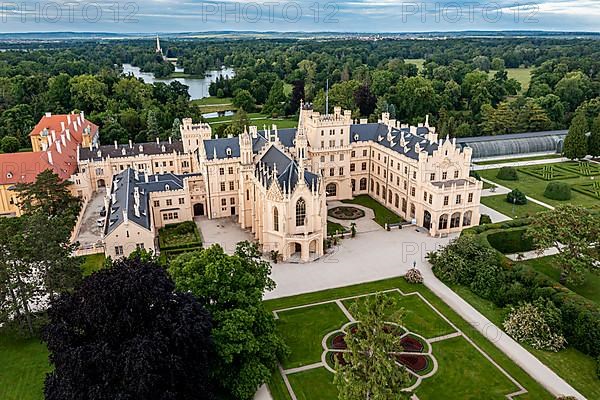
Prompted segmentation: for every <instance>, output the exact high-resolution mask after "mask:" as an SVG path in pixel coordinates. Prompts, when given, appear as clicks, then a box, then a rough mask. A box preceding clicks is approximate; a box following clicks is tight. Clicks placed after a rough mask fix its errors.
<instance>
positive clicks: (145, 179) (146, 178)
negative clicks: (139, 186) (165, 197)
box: [144, 173, 148, 183]
mask: <svg viewBox="0 0 600 400" xmlns="http://www.w3.org/2000/svg"><path fill="white" fill-rule="evenodd" d="M144 181H145V182H146V183H148V174H147V173H146V174H144Z"/></svg>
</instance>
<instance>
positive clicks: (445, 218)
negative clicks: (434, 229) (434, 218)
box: [438, 214, 448, 229]
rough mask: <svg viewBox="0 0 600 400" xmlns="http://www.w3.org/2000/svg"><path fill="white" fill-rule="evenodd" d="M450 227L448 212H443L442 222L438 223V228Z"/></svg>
mask: <svg viewBox="0 0 600 400" xmlns="http://www.w3.org/2000/svg"><path fill="white" fill-rule="evenodd" d="M447 228H448V214H442V215H441V216H440V223H439V224H438V229H447Z"/></svg>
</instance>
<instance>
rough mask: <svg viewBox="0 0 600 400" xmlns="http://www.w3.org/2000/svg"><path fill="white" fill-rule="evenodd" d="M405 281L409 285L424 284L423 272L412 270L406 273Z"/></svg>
mask: <svg viewBox="0 0 600 400" xmlns="http://www.w3.org/2000/svg"><path fill="white" fill-rule="evenodd" d="M404 279H406V282H408V283H423V275H421V271H419V270H418V269H417V268H411V269H409V270H408V271H406V275H404Z"/></svg>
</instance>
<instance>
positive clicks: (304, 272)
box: [264, 227, 584, 399]
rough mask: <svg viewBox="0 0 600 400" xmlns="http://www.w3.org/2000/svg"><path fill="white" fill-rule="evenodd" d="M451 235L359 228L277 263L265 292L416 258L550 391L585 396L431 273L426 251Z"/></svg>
mask: <svg viewBox="0 0 600 400" xmlns="http://www.w3.org/2000/svg"><path fill="white" fill-rule="evenodd" d="M452 237H455V236H451V237H449V238H445V239H440V238H432V237H430V236H428V235H427V234H426V233H424V232H420V231H419V230H417V229H415V228H414V227H412V228H408V229H402V230H398V231H392V232H386V231H384V230H379V231H375V232H371V233H366V234H358V235H357V237H356V238H354V239H344V240H342V241H341V244H340V245H339V246H338V247H337V248H336V249H335V250H334V252H333V253H332V254H329V255H327V256H325V257H323V258H321V259H320V260H318V261H316V262H313V263H309V264H286V263H279V264H277V265H274V266H273V270H272V274H271V277H272V278H273V279H274V280H275V282H276V283H277V287H276V288H275V289H274V290H273V291H271V292H269V293H266V294H265V296H264V298H265V299H273V298H279V297H285V296H292V295H296V294H301V293H309V292H315V291H319V290H324V289H329V288H335V287H343V286H348V285H352V284H358V283H364V282H369V281H375V280H379V279H385V278H391V277H396V276H400V275H403V274H404V273H405V272H406V271H407V270H408V268H410V267H411V266H412V264H413V262H416V264H417V267H418V268H419V269H420V270H421V272H422V273H423V276H424V278H425V285H426V286H427V287H428V288H429V289H431V290H432V291H433V292H434V293H435V294H436V295H437V296H439V297H440V298H441V299H442V300H443V301H444V302H445V303H447V304H448V305H449V306H450V307H451V308H452V309H453V310H454V311H456V312H457V313H458V314H459V315H460V316H461V317H462V318H464V319H465V320H466V321H468V322H469V323H470V324H471V325H472V326H473V327H474V328H475V329H476V330H477V331H479V332H480V333H481V334H483V335H485V336H486V337H488V338H489V339H490V340H491V341H492V343H494V344H495V345H496V346H497V347H498V348H499V349H500V350H502V351H503V352H504V353H505V354H507V355H508V357H510V358H511V359H512V360H513V361H514V362H515V363H516V364H517V365H519V366H520V367H521V368H523V369H524V370H525V371H526V372H527V373H529V374H530V375H531V376H532V377H533V378H534V379H535V380H537V381H538V382H540V384H542V385H543V386H544V387H545V388H546V389H547V390H548V391H550V392H551V393H552V394H554V395H559V394H563V395H571V396H576V397H577V398H579V399H584V397H583V396H582V395H581V394H580V393H579V392H577V391H576V390H575V389H574V388H573V387H571V386H570V385H569V384H568V383H566V382H565V381H564V380H563V379H561V378H560V377H559V376H558V375H556V373H554V372H553V371H552V370H551V369H550V368H548V367H546V366H545V365H544V364H542V363H541V362H540V361H539V360H538V359H537V358H535V357H534V356H533V355H532V354H531V353H529V352H528V351H527V350H526V349H525V348H523V347H522V346H521V345H519V344H518V343H517V342H516V341H514V340H513V339H511V338H510V337H509V336H508V335H506V334H505V333H504V332H502V330H501V329H500V328H499V327H497V326H495V325H494V324H493V323H492V322H491V321H489V320H488V319H487V318H486V317H485V316H483V315H482V314H481V313H479V312H478V311H477V310H475V309H474V308H473V307H472V306H471V305H470V304H468V303H467V302H466V301H464V300H463V299H462V298H461V297H460V296H458V295H457V294H456V293H454V292H453V291H452V290H451V289H449V288H448V287H447V286H446V285H444V283H442V282H441V281H440V280H438V279H437V278H436V277H435V276H434V275H433V273H432V272H431V267H430V264H429V263H428V262H427V260H426V258H425V256H426V254H427V253H428V252H429V251H431V250H435V249H437V248H439V247H440V246H444V245H446V244H447V243H448V241H449V240H451V239H452Z"/></svg>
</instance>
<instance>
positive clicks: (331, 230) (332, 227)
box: [327, 221, 348, 236]
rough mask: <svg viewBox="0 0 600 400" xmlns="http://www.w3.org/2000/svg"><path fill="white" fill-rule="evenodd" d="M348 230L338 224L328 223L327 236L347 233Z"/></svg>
mask: <svg viewBox="0 0 600 400" xmlns="http://www.w3.org/2000/svg"><path fill="white" fill-rule="evenodd" d="M347 230H348V228H346V227H345V226H343V225H342V224H338V223H337V222H332V221H327V236H330V235H335V234H336V233H342V232H346V231H347Z"/></svg>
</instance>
